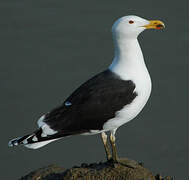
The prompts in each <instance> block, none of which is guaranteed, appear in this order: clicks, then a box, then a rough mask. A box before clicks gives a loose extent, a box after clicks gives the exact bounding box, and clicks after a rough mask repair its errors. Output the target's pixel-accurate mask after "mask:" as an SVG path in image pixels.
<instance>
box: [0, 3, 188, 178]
mask: <svg viewBox="0 0 189 180" xmlns="http://www.w3.org/2000/svg"><path fill="white" fill-rule="evenodd" d="M0 8H1V9H0V46H1V47H0V51H1V52H0V57H1V58H0V92H1V93H0V96H1V97H0V99H1V103H0V111H1V131H0V134H1V136H0V137H1V153H0V162H1V165H0V166H1V167H0V169H1V178H2V177H3V179H7V180H12V179H19V178H20V177H21V176H22V175H25V174H27V173H28V172H30V171H31V170H34V169H37V168H39V167H42V166H46V165H48V164H52V163H55V164H58V165H60V166H63V167H71V166H73V165H79V164H80V163H82V162H95V161H100V160H104V158H105V155H104V149H103V146H102V144H101V140H100V139H99V136H98V135H97V136H76V137H71V138H66V139H64V140H61V141H57V142H54V143H52V144H50V145H48V146H45V147H44V148H41V149H38V150H29V149H26V148H23V147H18V148H8V147H7V143H8V140H10V139H11V138H14V137H16V136H21V135H24V134H27V133H29V132H31V131H33V130H34V129H35V128H36V127H37V126H36V121H37V119H38V118H39V117H40V116H41V115H42V114H43V113H45V112H48V111H49V110H51V109H52V108H54V107H56V106H57V105H59V104H60V103H61V102H62V101H63V100H64V99H65V98H66V97H67V96H68V95H69V94H70V93H71V92H72V91H73V90H74V89H75V88H77V87H78V86H79V85H80V84H81V83H82V82H84V81H85V80H87V79H88V78H90V77H91V76H92V75H94V74H96V73H97V72H100V71H102V70H104V69H105V68H106V67H107V66H108V65H109V64H110V63H111V61H112V58H113V46H112V39H111V25H112V23H113V22H114V21H115V20H116V19H117V18H118V17H121V16H123V15H128V14H136V15H140V16H142V17H145V18H148V19H161V20H163V21H164V22H165V24H166V26H167V28H166V29H165V30H163V31H153V30H150V31H146V32H144V33H143V34H142V35H141V36H140V38H139V40H140V44H141V46H142V49H143V53H144V56H145V60H146V64H147V66H148V69H149V71H150V74H151V77H152V81H153V92H152V96H151V98H150V100H149V102H148V104H147V105H146V107H145V109H144V110H143V111H142V113H141V114H140V115H139V116H138V117H137V118H136V119H135V120H133V121H131V122H129V123H128V124H127V125H124V126H122V127H121V128H120V129H119V130H118V131H117V145H118V149H119V155H120V156H122V157H124V156H125V157H129V158H132V159H135V160H138V161H143V162H144V165H145V167H147V168H149V169H151V170H152V171H153V172H155V173H162V174H163V175H171V176H174V177H176V179H177V180H186V179H188V178H189V173H188V161H189V156H188V152H189V143H188V137H189V135H188V126H189V121H188V112H187V111H188V89H189V83H188V66H189V60H188V59H189V58H188V46H189V45H188V44H189V38H188V37H189V36H188V32H189V25H188V23H186V22H188V3H187V2H186V3H184V1H182V3H177V4H176V3H175V4H174V2H173V1H171V4H170V1H166V2H165V1H163V0H162V1H161V0H160V1H157V2H156V3H155V2H153V1H150V0H148V1H145V2H143V1H140V2H139V1H134V0H132V1H121V0H120V1H113V0H111V1H93V2H91V1H90V2H89V1H86V0H84V1H68V0H65V1H57V0H53V1H50V0H43V1H42V0H38V1H21V0H18V1H11V0H4V1H0Z"/></svg>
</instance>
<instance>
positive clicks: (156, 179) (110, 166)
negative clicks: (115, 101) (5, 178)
mask: <svg viewBox="0 0 189 180" xmlns="http://www.w3.org/2000/svg"><path fill="white" fill-rule="evenodd" d="M20 180H172V178H170V177H166V178H162V177H161V176H160V175H156V176H153V174H152V173H151V172H150V171H149V170H148V169H146V168H144V167H143V166H141V165H140V164H139V163H138V162H136V161H133V160H129V159H127V158H123V159H120V161H119V163H113V162H104V163H93V164H84V163H83V164H81V166H80V167H76V166H75V167H73V168H70V169H67V170H66V169H64V168H61V167H58V166H56V165H50V166H47V167H45V168H40V169H38V170H36V171H33V172H31V173H29V174H28V175H26V176H24V177H22V178H21V179H20Z"/></svg>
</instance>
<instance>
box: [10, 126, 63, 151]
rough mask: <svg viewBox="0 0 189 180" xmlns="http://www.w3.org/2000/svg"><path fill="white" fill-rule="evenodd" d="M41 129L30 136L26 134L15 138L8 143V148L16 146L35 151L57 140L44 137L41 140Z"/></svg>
mask: <svg viewBox="0 0 189 180" xmlns="http://www.w3.org/2000/svg"><path fill="white" fill-rule="evenodd" d="M41 135H42V129H41V128H40V129H38V130H37V131H35V132H34V133H32V134H28V135H26V136H23V137H17V138H15V139H12V140H11V141H9V143H8V146H9V147H13V146H18V145H24V146H25V147H27V148H31V149H37V148H40V147H42V146H45V145H46V144H48V143H50V142H53V141H55V140H58V139H59V138H60V137H59V138H52V137H46V138H43V137H42V136H41Z"/></svg>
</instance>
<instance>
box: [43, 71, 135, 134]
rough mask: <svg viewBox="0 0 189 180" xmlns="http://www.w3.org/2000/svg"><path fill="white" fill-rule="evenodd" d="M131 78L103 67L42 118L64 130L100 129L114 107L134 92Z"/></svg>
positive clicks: (112, 113) (65, 131) (123, 102)
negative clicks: (123, 76)
mask: <svg viewBox="0 0 189 180" xmlns="http://www.w3.org/2000/svg"><path fill="white" fill-rule="evenodd" d="M134 89H135V84H134V83H133V82H132V81H130V80H129V81H124V80H121V79H120V77H119V76H117V75H115V74H114V73H113V72H111V71H110V70H106V71H104V72H102V73H100V74H98V75H96V76H94V77H93V78H92V79H90V80H88V81H87V82H85V83H84V84H82V85H81V86H80V87H79V88H78V89H76V90H75V91H74V92H73V93H72V94H71V96H70V97H68V98H67V99H66V101H64V103H63V104H62V105H61V106H60V107H58V108H56V109H54V110H52V111H51V112H50V113H48V114H46V117H45V119H44V122H45V123H46V124H48V125H49V126H50V128H52V129H53V130H55V131H58V132H62V133H63V134H64V133H65V134H70V133H73V134H74V133H82V132H88V131H89V130H101V129H102V128H103V124H104V123H105V122H106V121H107V120H109V119H111V118H113V117H115V113H116V111H119V110H120V109H122V107H123V106H125V105H127V104H130V103H131V102H132V101H133V100H134V99H135V97H136V96H137V94H136V92H134Z"/></svg>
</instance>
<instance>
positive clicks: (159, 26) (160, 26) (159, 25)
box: [156, 24, 164, 29]
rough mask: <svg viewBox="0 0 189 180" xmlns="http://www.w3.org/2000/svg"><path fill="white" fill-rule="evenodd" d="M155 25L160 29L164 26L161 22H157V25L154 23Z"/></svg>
mask: <svg viewBox="0 0 189 180" xmlns="http://www.w3.org/2000/svg"><path fill="white" fill-rule="evenodd" d="M156 27H157V28H160V29H161V28H164V26H163V25H162V24H158V25H156Z"/></svg>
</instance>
